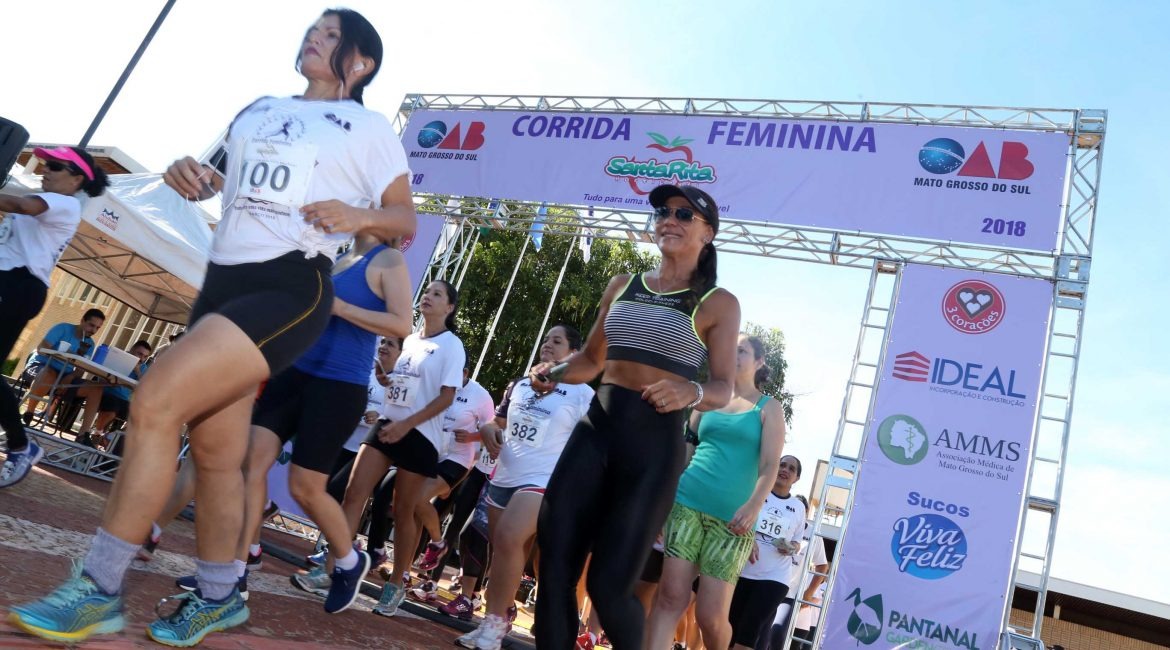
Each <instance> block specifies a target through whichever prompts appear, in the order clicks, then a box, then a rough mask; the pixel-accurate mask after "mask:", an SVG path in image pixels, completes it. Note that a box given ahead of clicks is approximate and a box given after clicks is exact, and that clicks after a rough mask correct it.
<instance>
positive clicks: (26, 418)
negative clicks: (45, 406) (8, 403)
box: [20, 409, 44, 427]
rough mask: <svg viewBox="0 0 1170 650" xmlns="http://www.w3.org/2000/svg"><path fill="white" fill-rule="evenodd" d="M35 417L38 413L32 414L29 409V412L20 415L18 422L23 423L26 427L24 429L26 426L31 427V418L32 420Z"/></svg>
mask: <svg viewBox="0 0 1170 650" xmlns="http://www.w3.org/2000/svg"><path fill="white" fill-rule="evenodd" d="M41 413H44V411H41ZM36 415H40V413H37V414H34V413H33V412H32V409H29V410H27V411H25V412H24V413H22V414H21V416H20V421H21V422H24V426H26V427H27V426H32V421H33V418H34V417H35V416H36Z"/></svg>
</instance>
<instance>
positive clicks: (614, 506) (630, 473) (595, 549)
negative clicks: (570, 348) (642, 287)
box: [534, 384, 684, 650]
mask: <svg viewBox="0 0 1170 650" xmlns="http://www.w3.org/2000/svg"><path fill="white" fill-rule="evenodd" d="M683 461H684V444H683V412H682V411H674V412H672V413H667V414H665V415H660V414H658V413H657V412H656V411H655V410H654V408H653V407H652V406H651V405H650V404H648V403H647V402H646V401H645V400H643V399H642V395H641V393H640V392H639V391H633V390H629V389H627V388H622V387H620V386H615V385H612V384H602V385H601V387H600V388H599V389H598V391H597V395H596V396H595V397H594V398H593V403H592V404H590V405H589V413H588V414H587V415H586V416H585V418H583V419H582V420H581V422H579V423H578V424H577V427H576V428H575V429H573V434H572V436H570V438H569V442H568V444H566V445H565V449H564V451H563V452H561V458H560V460H559V461H558V462H557V466H556V469H554V470H553V473H552V477H551V478H550V479H549V482H548V489H547V490H546V492H545V495H544V502H543V503H542V504H541V506H540V518H539V520H538V522H537V530H536V536H537V542H538V544H540V584H541V587H540V598H538V599H537V600H536V624H535V626H534V632H535V635H536V645H537V647H539V648H541V649H542V650H571V649H572V648H573V646H574V644H575V643H576V639H577V612H578V607H577V597H576V588H577V581H578V579H579V578H580V576H581V571H582V570H583V568H584V566H585V558H586V557H587V556H588V555H589V553H590V552H591V551H592V553H593V559H592V560H591V561H590V563H589V574H588V576H587V577H586V587H587V589H588V591H589V596H590V598H591V599H592V601H593V606H594V607H595V608H596V609H597V615H598V618H599V619H600V621H601V626H602V627H603V628H604V629H605V633H606V635H607V636H609V639H610V641H612V642H613V646H612V647H613V648H614V650H633V649H635V648H641V646H642V626H643V623H644V620H645V612H644V611H643V609H642V605H641V603H640V602H638V599H637V598H635V597H634V583H635V582H636V581H637V580H638V577H639V576H640V575H641V574H642V567H643V565H644V564H645V563H646V558H647V557H648V556H649V555H650V549H651V546H652V545H653V544H654V538H655V537H656V536H657V535H658V533H659V532H660V531H661V530H662V525H663V524H664V523H665V522H666V516H667V515H668V514H669V513H670V507H671V505H672V504H673V503H674V493H675V490H676V488H677V487H678V477H679V474H680V473H681V472H682V469H683Z"/></svg>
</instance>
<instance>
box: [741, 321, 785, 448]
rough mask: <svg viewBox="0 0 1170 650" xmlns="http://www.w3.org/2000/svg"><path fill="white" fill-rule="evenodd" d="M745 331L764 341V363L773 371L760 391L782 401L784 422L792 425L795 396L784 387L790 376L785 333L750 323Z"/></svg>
mask: <svg viewBox="0 0 1170 650" xmlns="http://www.w3.org/2000/svg"><path fill="white" fill-rule="evenodd" d="M743 331H744V332H747V333H748V334H750V335H751V336H758V337H759V338H760V339H762V340H763V341H764V349H765V352H764V363H766V364H767V365H768V368H770V369H771V371H772V374H771V376H770V377H769V378H768V382H767V383H765V384H764V385H763V386H761V387H760V391H761V392H762V393H764V394H765V395H771V396H772V397H774V398H776V399H778V400H780V404H781V405H782V406H783V407H784V422H785V423H786V424H789V425H791V424H792V414H793V411H792V402H793V398H794V395H793V394H792V392H791V391H789V390H788V389H787V388H785V387H784V380H785V379H786V378H787V375H788V361H787V360H786V359H785V358H784V348H785V343H784V332H782V331H780V329H779V328H776V327H770V328H769V327H764V326H763V325H758V324H756V323H752V322H750V321H749V322H747V323H745V324H744V327H743Z"/></svg>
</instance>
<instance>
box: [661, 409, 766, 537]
mask: <svg viewBox="0 0 1170 650" xmlns="http://www.w3.org/2000/svg"><path fill="white" fill-rule="evenodd" d="M768 399H769V398H768V396H767V395H763V396H761V397H760V399H759V401H757V402H756V405H755V406H754V407H753V408H752V409H751V410H749V411H744V412H743V413H719V412H718V411H709V412H707V413H704V414H703V418H702V419H701V420H699V446H698V447H696V448H695V455H694V456H693V457H691V464H690V465H687V468H686V470H685V471H683V474H682V476H681V477H679V480H678V493H677V494H676V496H675V500H676V501H677V502H678V503H680V504H682V505H684V506H686V507H688V508H694V509H695V510H698V511H699V512H702V513H705V514H708V515H711V516H712V517H716V518H718V519H721V520H723V521H731V518H732V517H734V516H735V511H736V510H739V508H740V506H742V505H743V504H745V503H747V500H748V499H750V498H751V496H752V491H753V490H755V488H756V481H758V480H759V478H760V439H761V437H762V436H763V433H764V423H763V422H762V421H761V419H760V418H761V409H763V408H764V404H765V403H766V402H767V401H768Z"/></svg>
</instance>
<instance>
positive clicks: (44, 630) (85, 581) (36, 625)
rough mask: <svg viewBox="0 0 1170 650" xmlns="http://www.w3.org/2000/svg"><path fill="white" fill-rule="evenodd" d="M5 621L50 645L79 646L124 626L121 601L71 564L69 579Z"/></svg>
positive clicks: (12, 612)
mask: <svg viewBox="0 0 1170 650" xmlns="http://www.w3.org/2000/svg"><path fill="white" fill-rule="evenodd" d="M8 620H9V621H10V622H11V623H12V624H13V625H16V626H17V627H19V628H20V629H22V630H24V631H25V632H28V633H29V634H34V635H36V636H39V637H41V638H42V639H49V640H52V641H60V642H63V643H69V644H74V643H81V642H82V641H85V640H86V639H88V638H89V637H91V636H93V635H95V634H114V633H116V632H121V631H122V628H123V627H125V626H126V619H125V618H123V617H122V597H121V596H118V595H110V594H107V593H105V592H103V591H102V590H101V589H100V588H99V587H98V586H97V583H95V582H94V581H93V580H92V579H91V578H90V577H89V576H87V575H85V573H84V572H83V571H82V569H81V562H80V561H78V560H74V561H73V575H72V577H70V578H69V579H68V580H66V581H65V584H63V585H61V586H60V587H57V589H56V590H55V591H53V593H51V594H49V595H48V596H45V597H44V598H42V599H40V600H38V601H34V602H31V603H25V604H23V605H16V606H15V607H13V608H12V609H11V610H9V612H8Z"/></svg>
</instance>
